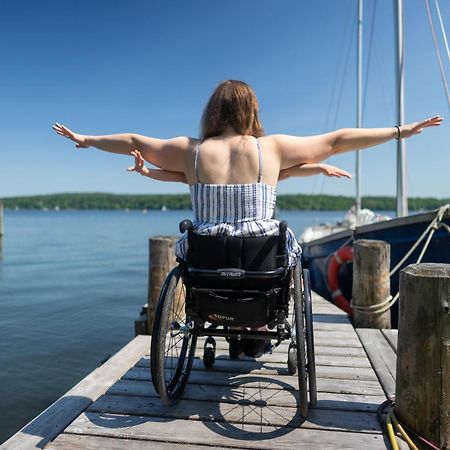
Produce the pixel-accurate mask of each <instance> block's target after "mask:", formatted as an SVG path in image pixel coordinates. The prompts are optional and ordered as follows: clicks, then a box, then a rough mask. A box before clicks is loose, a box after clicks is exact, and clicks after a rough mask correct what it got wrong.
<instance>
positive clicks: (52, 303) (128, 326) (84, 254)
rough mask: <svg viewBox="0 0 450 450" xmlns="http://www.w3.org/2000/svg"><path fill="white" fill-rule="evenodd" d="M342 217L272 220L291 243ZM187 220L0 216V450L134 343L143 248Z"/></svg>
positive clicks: (143, 280) (95, 214) (118, 214)
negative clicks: (0, 231)
mask: <svg viewBox="0 0 450 450" xmlns="http://www.w3.org/2000/svg"><path fill="white" fill-rule="evenodd" d="M342 216H343V213H341V212H335V211H333V212H316V211H314V212H292V211H289V212H280V213H279V217H280V218H283V219H286V220H287V221H288V223H289V225H290V227H291V228H292V229H293V230H294V231H295V233H296V234H297V235H298V234H299V233H300V231H301V230H302V229H303V228H304V227H305V226H309V225H314V224H318V223H322V222H327V221H336V220H338V219H341V218H342ZM187 217H191V212H190V211H164V212H162V211H149V212H148V213H147V214H143V213H142V212H139V211H131V212H123V211H48V212H45V211H6V212H5V236H4V242H3V255H2V259H0V368H1V370H0V398H1V399H2V401H1V402H0V417H1V418H2V420H1V421H0V443H1V442H3V441H4V440H6V439H7V438H8V437H9V436H10V435H12V434H14V433H15V432H16V431H17V430H18V429H20V428H21V427H22V426H23V425H25V424H26V423H27V422H29V421H30V420H31V419H33V418H34V417H35V416H36V415H38V414H39V413H40V412H41V411H42V410H43V409H45V408H46V407H47V406H48V405H50V404H51V403H52V402H53V401H55V400H56V399H57V398H58V397H60V396H61V395H62V394H64V392H66V391H67V390H69V389H70V388H71V387H72V386H73V385H74V384H76V383H77V382H78V381H79V380H80V379H82V378H83V377H85V376H86V375H87V374H88V373H89V372H91V371H92V370H93V369H95V368H96V367H97V366H99V365H100V363H101V362H102V361H104V360H105V359H106V358H107V357H108V356H110V355H111V354H114V353H115V352H117V350H119V349H120V348H121V347H123V346H124V345H125V344H126V343H127V342H128V341H129V340H130V339H132V338H133V336H134V320H135V319H136V318H137V317H138V315H139V312H140V309H141V307H142V305H143V304H144V303H146V301H147V275H148V238H149V237H150V236H152V235H158V234H163V235H170V234H171V235H177V234H178V223H179V222H180V220H182V219H184V218H187Z"/></svg>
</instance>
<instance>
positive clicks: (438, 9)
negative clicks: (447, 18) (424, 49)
mask: <svg viewBox="0 0 450 450" xmlns="http://www.w3.org/2000/svg"><path fill="white" fill-rule="evenodd" d="M434 3H435V4H436V10H437V13H438V17H439V24H440V25H441V32H442V37H443V39H444V44H445V49H446V50H447V57H448V60H449V62H450V50H449V49H448V42H447V34H446V33H445V28H444V23H443V22H442V16H441V9H440V8H439V3H438V0H434Z"/></svg>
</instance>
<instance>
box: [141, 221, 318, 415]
mask: <svg viewBox="0 0 450 450" xmlns="http://www.w3.org/2000/svg"><path fill="white" fill-rule="evenodd" d="M286 230H287V223H286V222H285V221H283V222H281V223H280V226H279V235H277V236H259V237H245V238H242V237H231V236H203V235H198V234H195V233H194V232H193V225H192V222H191V221H190V220H184V221H182V222H181V223H180V232H181V233H184V232H185V231H187V232H188V254H187V258H186V260H181V259H179V258H178V259H177V261H178V263H179V264H178V266H177V267H175V268H174V269H173V270H172V271H171V272H170V273H169V275H168V276H167V278H166V280H165V282H164V284H163V286H162V288H161V292H160V296H159V299H158V303H157V306H156V311H155V318H154V322H153V330H152V339H151V349H150V366H151V376H152V382H153V385H154V388H155V390H156V392H157V393H158V394H159V396H160V397H161V399H162V401H163V403H165V404H167V405H171V404H174V403H176V402H177V400H179V398H180V397H181V395H182V393H183V391H184V388H185V386H186V383H187V382H188V379H189V375H190V372H191V369H192V365H193V362H194V357H195V351H196V345H197V340H198V338H200V337H206V340H205V342H204V349H203V350H204V351H203V363H204V366H205V368H207V369H210V368H212V367H213V365H214V361H215V352H216V342H215V339H214V338H215V337H224V338H226V339H227V340H229V339H230V338H234V339H236V338H237V339H264V340H265V341H266V342H269V341H270V347H269V348H267V350H268V352H271V350H273V348H275V347H277V346H278V345H280V344H281V343H282V342H283V341H286V340H287V341H288V342H289V346H288V354H287V366H288V367H287V368H288V372H289V374H291V375H295V374H297V376H298V384H299V401H300V405H299V409H300V413H301V415H302V416H303V417H307V415H308V408H309V407H314V406H315V405H316V402H317V388H316V372H315V361H314V338H313V318H312V305H311V287H310V277H309V272H308V270H307V269H302V267H301V262H300V260H299V261H298V263H297V265H295V266H294V267H288V257H287V252H286ZM290 309H291V311H290ZM262 327H264V328H265V329H264V330H261V328H262ZM308 392H309V402H308Z"/></svg>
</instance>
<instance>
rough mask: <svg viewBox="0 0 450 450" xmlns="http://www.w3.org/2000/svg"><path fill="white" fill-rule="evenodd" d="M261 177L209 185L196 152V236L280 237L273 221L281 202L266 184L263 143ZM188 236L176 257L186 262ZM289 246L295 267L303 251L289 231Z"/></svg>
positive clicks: (193, 187)
mask: <svg viewBox="0 0 450 450" xmlns="http://www.w3.org/2000/svg"><path fill="white" fill-rule="evenodd" d="M256 142H257V146H258V158H259V174H258V182H257V183H247V184H206V183H201V182H200V180H199V176H198V165H197V161H198V154H199V149H200V144H198V145H197V147H196V148H195V153H194V165H195V174H196V177H197V182H196V183H195V184H192V185H190V186H189V189H190V193H191V201H192V209H193V211H194V221H193V224H194V229H193V231H194V233H197V234H200V235H204V236H223V235H226V236H237V237H255V236H276V235H278V233H279V228H278V226H279V221H278V220H275V219H273V214H274V210H275V203H276V198H277V193H276V189H275V187H274V186H271V185H268V184H264V183H263V182H262V154H261V148H260V144H259V141H258V140H257V141H256ZM187 246H188V241H187V232H186V233H184V234H183V235H182V237H181V238H180V240H179V241H178V242H177V245H176V250H175V253H176V255H177V256H178V257H180V258H182V259H185V258H186V254H187ZM286 246H287V251H288V256H289V265H295V264H296V261H297V259H298V258H299V257H300V254H301V248H300V245H299V244H298V242H297V240H296V239H295V236H294V233H293V232H292V231H291V230H290V229H289V228H288V230H287V239H286Z"/></svg>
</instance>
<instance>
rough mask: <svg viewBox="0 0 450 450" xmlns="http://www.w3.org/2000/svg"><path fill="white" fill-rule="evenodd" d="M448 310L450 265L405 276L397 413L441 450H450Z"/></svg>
mask: <svg viewBox="0 0 450 450" xmlns="http://www.w3.org/2000/svg"><path fill="white" fill-rule="evenodd" d="M449 308H450V264H431V263H430V264H413V265H410V266H408V267H406V268H405V269H404V270H402V271H401V273H400V306H399V323H398V344H397V377H396V389H395V413H396V415H397V417H398V419H399V421H401V422H403V423H405V425H407V426H408V427H410V428H411V429H412V430H413V431H415V432H416V433H418V434H420V435H421V436H423V437H425V438H426V439H428V440H429V441H431V442H433V443H434V444H435V445H436V446H437V447H439V448H442V449H448V448H450V310H449ZM417 445H418V447H419V448H425V447H423V444H422V446H421V444H420V443H417ZM426 448H428V447H426Z"/></svg>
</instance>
